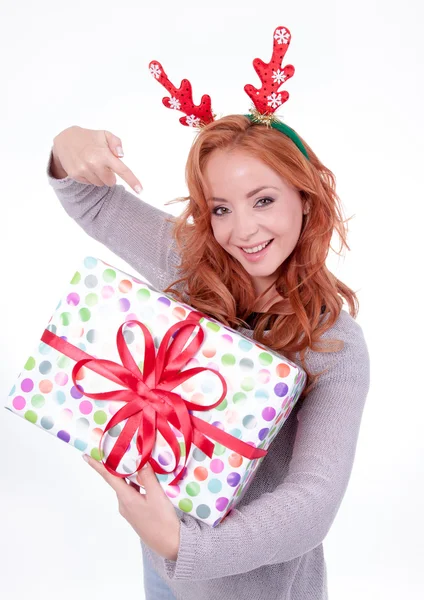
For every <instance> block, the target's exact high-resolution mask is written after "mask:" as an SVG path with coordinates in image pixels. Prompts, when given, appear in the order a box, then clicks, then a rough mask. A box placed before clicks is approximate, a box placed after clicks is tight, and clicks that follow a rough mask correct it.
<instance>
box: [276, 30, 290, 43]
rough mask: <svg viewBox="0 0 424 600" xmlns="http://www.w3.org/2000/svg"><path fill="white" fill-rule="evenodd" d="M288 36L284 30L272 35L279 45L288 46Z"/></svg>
mask: <svg viewBox="0 0 424 600" xmlns="http://www.w3.org/2000/svg"><path fill="white" fill-rule="evenodd" d="M289 37H290V34H289V32H288V31H286V30H285V29H277V31H276V32H275V35H274V40H277V42H278V43H279V44H288V43H289Z"/></svg>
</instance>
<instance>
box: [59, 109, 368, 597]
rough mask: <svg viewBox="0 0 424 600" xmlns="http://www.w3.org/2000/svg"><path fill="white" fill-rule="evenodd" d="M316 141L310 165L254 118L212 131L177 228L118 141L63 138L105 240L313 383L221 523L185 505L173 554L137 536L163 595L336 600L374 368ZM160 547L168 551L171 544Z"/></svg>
mask: <svg viewBox="0 0 424 600" xmlns="http://www.w3.org/2000/svg"><path fill="white" fill-rule="evenodd" d="M300 139H301V138H300ZM301 142H302V144H303V147H304V149H305V150H306V152H307V156H308V159H306V158H305V156H304V154H302V152H300V150H299V147H298V146H297V145H296V144H294V143H293V140H292V139H290V138H289V137H287V136H285V135H283V134H282V133H281V132H280V131H278V130H276V129H273V128H269V127H267V126H265V125H260V124H257V123H253V122H252V120H251V119H249V118H248V117H246V116H242V115H232V116H228V117H223V118H221V119H219V120H217V121H214V122H212V123H209V124H208V125H206V126H205V127H202V128H201V129H200V132H199V134H198V136H197V138H196V139H195V141H194V143H193V146H192V148H191V151H190V154H189V157H188V161H187V169H186V179H187V185H188V190H189V196H188V198H187V199H186V201H187V206H186V208H185V211H184V212H183V214H182V215H181V217H179V218H173V217H171V216H170V215H169V214H167V213H164V212H162V211H160V210H158V209H156V208H153V207H151V206H149V205H148V204H147V203H145V202H143V201H141V200H140V199H138V198H137V197H136V196H135V195H133V194H132V193H130V192H127V191H126V190H125V189H124V187H123V186H121V185H116V180H115V175H114V173H117V174H118V175H120V176H121V177H122V178H123V179H124V180H125V181H127V183H128V184H129V185H130V186H131V187H133V188H135V186H136V185H137V184H139V182H138V180H137V178H136V177H135V176H134V174H133V173H131V171H129V169H127V167H125V165H124V164H123V162H122V160H121V159H120V158H119V153H118V150H117V148H119V147H120V146H121V142H120V140H119V138H116V137H115V136H114V135H112V134H111V133H110V132H106V131H92V130H87V129H82V128H79V127H71V128H69V129H66V130H65V131H63V132H61V133H60V134H59V135H58V136H56V138H55V140H54V144H53V149H52V154H51V156H50V160H49V165H48V176H49V182H50V184H51V185H52V187H53V189H54V190H55V192H56V194H57V196H58V198H59V200H60V202H61V203H62V205H63V207H64V208H65V210H66V211H67V212H68V214H69V215H70V216H71V217H72V218H74V219H75V220H76V221H77V223H79V225H81V227H83V228H84V229H85V231H86V232H87V233H88V234H89V235H90V236H92V237H93V238H95V239H97V240H99V241H100V242H102V243H103V244H105V245H106V246H107V247H108V248H110V249H111V250H112V251H113V252H115V253H116V254H117V255H119V256H120V257H121V258H123V259H124V260H125V261H126V262H128V263H129V264H130V265H132V266H133V267H134V269H136V270H137V271H138V272H139V273H141V275H142V276H144V277H145V278H147V279H148V280H149V281H150V282H151V283H152V284H153V285H154V286H155V287H156V288H157V289H160V290H165V291H166V290H168V291H170V292H172V293H173V294H174V295H175V296H176V298H177V299H181V300H183V301H184V302H186V303H188V304H190V305H191V306H193V307H194V308H197V309H199V310H200V311H202V312H204V313H207V314H209V315H211V316H212V317H214V318H217V319H218V320H220V321H221V322H223V323H224V324H226V325H229V326H231V327H233V328H237V329H239V331H240V332H241V333H243V334H245V335H248V336H250V337H253V338H254V339H256V340H258V341H259V342H261V343H263V344H265V345H267V346H268V347H270V348H272V349H273V350H275V351H278V352H281V353H282V354H283V355H284V356H286V357H287V358H290V359H291V360H293V361H294V362H296V363H297V364H298V365H300V366H302V367H303V368H304V369H305V370H306V372H307V374H308V384H307V387H306V389H305V391H304V393H303V394H302V398H301V399H300V400H299V401H298V403H297V404H296V405H295V407H294V409H293V411H292V413H291V414H290V416H289V418H288V420H287V421H286V423H285V424H284V427H283V428H282V430H281V431H280V433H279V435H278V436H277V437H276V439H275V440H274V441H273V443H272V444H271V446H270V448H269V451H268V454H267V456H266V457H265V459H264V460H263V462H262V464H261V466H260V468H259V469H258V471H257V473H256V474H255V477H254V478H253V480H252V483H251V485H250V487H249V488H248V490H247V492H246V494H245V495H244V496H243V497H242V500H241V501H240V503H239V504H238V505H237V506H236V508H235V509H233V510H232V511H231V512H230V513H229V515H228V516H227V518H226V519H225V520H224V521H223V522H222V523H221V524H220V525H219V526H218V527H216V528H211V527H210V526H208V525H205V524H204V523H202V522H200V521H197V520H196V519H194V518H192V517H191V516H189V515H186V514H183V513H181V514H180V511H178V510H177V511H176V514H177V516H178V522H179V532H178V533H179V537H178V543H177V546H176V548H175V552H174V551H172V552H171V553H168V552H167V549H166V548H165V549H164V551H162V550H161V549H162V546H160V545H158V544H159V542H157V541H156V540H153V538H152V537H151V536H150V537H149V536H148V535H147V534H146V535H144V533H143V532H142V533H140V530H137V529H136V531H137V532H138V533H139V535H140V538H141V543H142V547H143V556H144V560H145V588H146V597H147V598H148V600H151V599H153V598H155V599H160V598H164V599H165V598H166V599H168V598H177V599H184V600H191V599H193V600H194V599H198V598H202V600H207V599H216V598H225V599H226V600H233V599H234V600H236V599H237V600H238V599H241V598H243V599H252V600H260V599H262V598H263V599H266V600H270V599H274V598H275V599H285V600H294V599H296V600H314V599H317V600H318V599H320V600H322V599H324V598H327V578H326V566H325V560H324V555H323V545H322V542H323V540H324V538H325V536H326V535H327V533H328V531H329V529H330V527H331V524H332V523H333V521H334V518H335V516H336V514H337V511H338V508H339V506H340V503H341V501H342V499H343V496H344V493H345V491H346V487H347V484H348V481H349V477H350V473H351V469H352V465H353V460H354V455H355V449H356V443H357V438H358V433H359V428H360V422H361V417H362V412H363V407H364V403H365V399H366V396H367V393H368V388H369V357H368V352H367V347H366V343H365V341H364V337H363V334H362V330H361V328H360V326H359V325H358V324H357V323H356V321H355V317H356V314H357V299H356V296H355V294H354V292H353V291H352V290H350V289H349V288H348V287H347V286H346V285H344V284H343V283H342V282H341V281H339V280H338V279H337V278H336V277H335V276H334V275H333V274H331V273H330V272H329V271H328V269H327V268H326V266H325V260H326V257H327V254H328V251H329V248H330V242H331V239H332V235H333V233H334V231H336V232H337V233H338V234H339V236H340V238H341V241H342V246H343V245H346V246H347V244H346V237H345V236H346V231H345V225H344V222H343V220H342V216H341V209H340V205H339V199H338V197H337V194H336V192H335V185H334V177H333V175H332V173H331V172H330V171H329V170H328V169H327V168H326V167H325V166H324V165H322V163H321V162H320V161H319V159H318V158H317V156H316V155H315V153H314V152H313V151H312V149H311V148H310V147H309V146H308V145H307V144H306V142H305V141H304V140H303V139H301ZM180 263H181V264H180ZM343 300H345V301H346V302H347V305H348V307H349V313H348V312H346V311H345V310H343V308H342V306H343ZM149 485H150V484H149ZM127 487H129V486H127ZM146 490H147V495H148V494H149V490H148V489H147V487H146ZM134 493H135V492H134ZM154 493H156V490H155V491H154ZM163 496H164V497H165V498H166V496H165V494H163ZM157 527H160V525H159V524H158V525H157ZM143 536H144V539H143ZM159 537H161V539H162V538H165V541H164V542H163V540H162V542H163V543H164V545H165V546H166V533H164V534H163V535H161V536H159ZM162 542H161V543H162Z"/></svg>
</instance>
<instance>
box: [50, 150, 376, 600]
mask: <svg viewBox="0 0 424 600" xmlns="http://www.w3.org/2000/svg"><path fill="white" fill-rule="evenodd" d="M50 162H51V155H50V159H49V162H48V166H47V176H48V181H49V184H50V185H51V186H52V187H53V189H54V191H55V193H56V195H57V197H58V199H59V201H60V202H61V204H62V206H63V208H64V209H65V211H66V212H67V213H68V214H69V215H70V216H71V217H72V218H73V219H75V221H76V222H77V223H78V224H79V225H80V226H81V227H82V228H83V229H84V230H85V231H86V232H87V233H88V234H89V235H90V236H91V237H93V238H95V239H96V240H98V241H100V242H101V243H103V244H104V245H105V246H107V247H108V248H110V249H111V250H112V251H113V252H115V254H117V255H118V256H120V257H121V258H122V259H124V260H125V261H126V262H127V263H128V264H130V265H131V266H132V267H133V268H134V270H135V271H137V272H138V273H139V274H141V275H142V276H143V277H144V278H146V279H148V280H149V281H150V282H151V283H152V285H153V286H154V287H156V288H157V289H159V290H163V289H164V288H165V287H166V286H167V285H168V284H170V283H171V282H172V281H174V280H175V279H176V278H177V272H176V266H177V264H178V255H177V253H176V248H175V243H174V241H173V239H172V236H171V230H172V224H171V223H169V222H167V220H166V219H167V218H169V217H170V215H168V214H167V213H165V212H163V211H161V210H158V209H157V208H154V207H152V206H150V205H149V204H147V203H145V202H143V201H142V200H141V199H139V198H138V197H137V196H135V195H133V194H131V193H130V192H128V191H126V189H125V188H124V187H123V186H122V185H115V186H113V187H107V186H103V187H96V186H94V185H88V184H82V183H78V182H77V181H75V180H73V179H71V178H70V177H66V178H65V179H54V178H53V177H52V174H51V170H50ZM99 258H101V257H99ZM240 332H241V333H244V334H245V335H250V336H251V335H252V331H250V330H246V329H240ZM324 337H325V338H330V339H339V340H343V342H344V348H343V350H341V351H339V352H334V353H317V352H311V351H309V352H308V354H307V356H306V358H307V364H308V367H309V368H310V369H311V370H312V371H313V372H318V371H321V370H323V369H324V368H327V367H329V369H328V371H327V372H326V373H325V374H324V375H322V376H321V377H320V379H319V382H318V384H317V386H316V388H315V389H314V390H313V391H312V392H310V393H309V394H308V396H307V397H306V398H305V399H304V400H302V401H301V402H298V403H297V404H296V405H295V407H294V409H293V411H292V413H291V414H290V416H289V418H288V420H287V421H286V423H285V424H284V426H283V428H282V429H281V431H280V433H279V434H278V435H277V437H276V438H275V440H274V441H273V443H272V444H271V446H270V448H269V451H268V454H267V456H266V457H265V459H264V460H263V462H262V464H261V466H260V468H259V469H258V471H257V473H256V475H255V477H254V478H253V480H252V483H251V485H250V487H249V488H248V490H247V492H246V493H245V495H244V496H243V497H242V500H241V502H240V503H239V504H238V505H237V507H236V508H235V509H233V510H232V511H231V512H230V514H229V515H228V517H227V518H226V520H225V521H224V522H223V523H221V524H220V525H219V526H218V527H216V528H211V527H210V526H209V525H206V524H205V523H203V522H201V521H197V520H196V519H194V518H193V517H191V516H190V515H187V514H185V513H182V512H181V511H178V509H176V510H177V511H178V516H179V518H180V522H181V536H180V548H179V552H178V558H177V560H176V561H170V560H165V559H163V558H161V557H160V556H158V555H157V554H156V553H154V552H152V551H151V550H150V549H149V548H148V547H147V546H145V545H144V544H143V543H142V546H143V551H144V552H146V553H147V554H148V557H149V558H150V560H151V561H152V562H153V565H154V568H155V569H156V571H157V572H158V573H159V574H160V575H161V576H162V577H163V578H164V579H165V581H166V582H167V584H168V585H169V587H170V588H171V589H172V590H173V592H174V594H175V596H176V598H177V599H178V600H199V599H201V600H217V599H218V600H221V599H222V600H224V599H225V600H242V599H243V600H324V599H326V598H327V597H328V595H327V574H326V565H325V560H324V554H323V544H322V542H323V540H324V538H325V536H326V535H327V533H328V531H329V529H330V527H331V525H332V523H333V521H334V519H335V517H336V515H337V511H338V509H339V506H340V504H341V501H342V499H343V496H344V494H345V492H346V488H347V485H348V482H349V478H350V474H351V470H352V465H353V461H354V457H355V450H356V444H357V439H358V433H359V429H360V423H361V417H362V412H363V408H364V403H365V399H366V396H367V393H368V389H369V356H368V350H367V345H366V342H365V340H364V336H363V333H362V330H361V327H360V326H359V325H358V323H357V322H356V321H355V320H354V319H353V318H352V317H351V316H350V315H349V314H348V313H347V312H346V311H345V310H342V311H341V313H340V315H339V317H338V319H337V321H336V323H335V324H334V326H333V327H332V328H331V329H330V330H328V331H327V332H326V333H325V334H324ZM295 362H296V363H297V364H299V365H300V361H298V360H296V359H295ZM347 543H348V542H347Z"/></svg>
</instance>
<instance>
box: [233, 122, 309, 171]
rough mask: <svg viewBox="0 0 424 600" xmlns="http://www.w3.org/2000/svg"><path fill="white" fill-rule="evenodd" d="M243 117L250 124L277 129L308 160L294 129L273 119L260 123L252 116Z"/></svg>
mask: <svg viewBox="0 0 424 600" xmlns="http://www.w3.org/2000/svg"><path fill="white" fill-rule="evenodd" d="M244 116H245V117H247V118H248V119H250V121H252V123H255V124H258V125H267V126H268V127H269V126H271V127H273V128H274V129H278V131H281V133H284V135H286V136H287V137H289V138H290V139H291V140H292V141H293V142H294V143H295V144H296V146H297V147H298V148H299V150H300V151H301V153H302V154H303V155H304V156H305V157H306V158H307V159H308V160H309V156H308V153H307V152H306V148H305V146H304V145H303V144H302V142H301V140H300V137H299V136H298V135H297V133H296V132H295V131H294V129H292V128H291V127H289V126H288V125H286V124H285V123H282V122H281V121H279V120H278V119H276V118H275V117H273V118H272V119H270V120H269V122H263V121H262V122H261V121H259V120H258V119H257V117H256V116H255V115H254V114H250V115H244Z"/></svg>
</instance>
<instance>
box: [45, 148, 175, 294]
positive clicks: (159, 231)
mask: <svg viewBox="0 0 424 600" xmlns="http://www.w3.org/2000/svg"><path fill="white" fill-rule="evenodd" d="M52 159H53V152H52V151H51V152H50V157H49V161H48V165H47V177H48V181H49V184H50V185H51V186H52V188H53V190H54V191H55V194H56V196H57V197H58V199H59V201H60V203H61V204H62V206H63V208H64V209H65V211H66V212H67V213H68V215H69V216H70V217H72V218H73V219H74V220H75V221H76V222H77V223H78V225H80V226H81V227H82V228H83V229H84V231H86V232H87V233H88V235H90V236H91V237H93V238H94V239H96V240H97V241H99V242H101V243H102V244H104V245H105V246H107V247H108V248H109V249H110V250H112V252H114V253H115V254H117V255H118V256H120V257H121V258H123V259H124V260H125V261H126V262H127V263H128V264H130V265H131V266H132V267H134V269H135V270H136V271H137V272H138V273H139V274H140V275H141V276H142V277H144V278H145V279H147V280H148V281H149V282H150V283H151V284H152V285H153V286H154V287H156V288H157V289H159V290H162V289H164V288H165V287H167V285H169V284H170V283H171V282H173V281H174V280H175V279H177V278H178V272H177V266H178V264H179V257H178V254H177V252H176V246H175V242H174V239H173V237H172V219H173V217H172V215H170V214H168V213H165V212H163V211H161V210H159V209H158V208H155V207H154V206H151V205H150V204H147V203H146V202H144V201H143V200H141V199H140V198H137V196H135V195H133V194H131V193H130V192H128V191H127V190H126V189H125V188H124V186H122V185H115V186H113V187H108V186H106V185H105V186H102V187H100V186H95V185H91V184H84V183H79V182H78V181H75V180H74V179H71V177H68V176H66V177H64V178H62V179H57V178H55V175H59V176H60V175H61V174H65V173H66V172H65V171H63V170H62V171H60V169H58V168H57V165H54V166H55V170H54V172H52Z"/></svg>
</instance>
